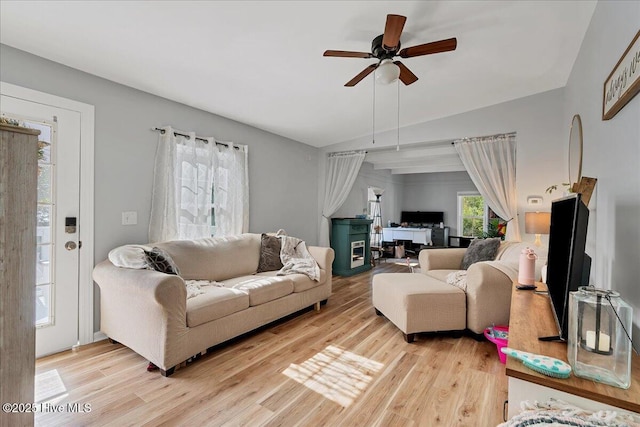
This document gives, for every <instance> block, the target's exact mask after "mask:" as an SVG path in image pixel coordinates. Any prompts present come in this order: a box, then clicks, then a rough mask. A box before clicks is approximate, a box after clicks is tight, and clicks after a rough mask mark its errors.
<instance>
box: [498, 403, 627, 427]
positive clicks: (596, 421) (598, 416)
mask: <svg viewBox="0 0 640 427" xmlns="http://www.w3.org/2000/svg"><path fill="white" fill-rule="evenodd" d="M520 409H521V410H522V412H521V413H519V414H518V415H516V416H514V417H513V418H511V419H510V420H509V421H507V422H506V423H502V424H500V425H499V426H498V427H525V426H526V427H532V426H540V427H552V426H574V427H586V426H588V427H600V426H608V427H638V426H640V424H638V418H637V417H635V416H632V415H623V414H619V413H618V412H616V411H607V410H600V411H587V410H585V409H581V408H578V407H576V406H573V405H570V404H568V403H566V402H563V401H561V400H557V399H553V398H552V399H549V400H548V401H546V402H537V401H528V400H527V401H524V402H521V403H520Z"/></svg>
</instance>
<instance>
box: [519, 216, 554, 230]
mask: <svg viewBox="0 0 640 427" xmlns="http://www.w3.org/2000/svg"><path fill="white" fill-rule="evenodd" d="M550 227H551V212H525V214H524V231H525V233H527V234H549V228H550Z"/></svg>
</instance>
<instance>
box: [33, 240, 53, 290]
mask: <svg viewBox="0 0 640 427" xmlns="http://www.w3.org/2000/svg"><path fill="white" fill-rule="evenodd" d="M49 282H51V245H48V244H47V245H38V247H37V249H36V284H37V285H43V284H47V283H49Z"/></svg>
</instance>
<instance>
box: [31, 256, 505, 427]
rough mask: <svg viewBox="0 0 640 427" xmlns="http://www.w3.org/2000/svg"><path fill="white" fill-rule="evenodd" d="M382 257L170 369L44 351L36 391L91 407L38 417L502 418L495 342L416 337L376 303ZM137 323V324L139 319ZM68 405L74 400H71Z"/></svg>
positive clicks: (82, 352)
mask: <svg viewBox="0 0 640 427" xmlns="http://www.w3.org/2000/svg"><path fill="white" fill-rule="evenodd" d="M392 271H407V267H406V266H401V265H394V264H393V263H381V264H379V265H378V266H377V267H375V268H374V270H372V271H371V272H367V273H363V274H360V275H357V276H354V277H351V278H342V277H334V282H333V295H332V296H331V298H329V302H328V303H327V305H326V306H323V308H322V310H321V311H320V313H317V312H314V311H307V312H305V313H303V314H301V315H299V316H297V317H294V318H292V319H289V320H287V321H285V322H281V323H278V324H275V325H272V326H270V327H268V328H265V329H263V330H261V331H259V332H256V333H253V334H250V335H248V336H245V337H243V338H241V339H238V340H235V341H234V342H232V343H230V344H227V345H224V346H222V347H220V348H219V349H217V350H216V351H214V352H211V353H209V354H207V355H205V356H203V357H202V358H201V359H200V360H198V361H196V362H194V363H191V364H189V365H188V366H187V367H186V368H182V369H179V370H177V371H176V372H175V374H173V376H171V377H170V378H164V377H162V376H161V375H160V374H159V373H158V372H157V371H156V372H147V371H146V369H145V368H146V366H147V362H146V360H144V359H143V358H142V357H141V356H139V355H137V354H136V353H134V352H133V351H131V350H129V349H128V348H126V347H124V346H122V345H119V344H110V343H108V342H107V341H102V342H99V343H94V344H90V345H87V346H83V347H82V348H80V349H78V350H75V351H67V352H63V353H59V354H56V355H52V356H49V357H46V358H42V359H39V360H38V361H37V363H36V372H37V384H38V385H37V386H36V400H40V401H50V402H51V403H55V404H56V405H66V404H68V403H71V404H73V403H79V408H82V406H83V405H85V404H88V405H90V406H91V412H85V413H78V412H74V413H70V412H63V413H48V414H37V415H36V425H42V426H45V425H47V426H49V425H50V426H60V425H65V426H69V425H113V426H126V425H132V426H133V425H159V424H164V425H189V426H192V425H229V426H231V425H235V426H257V425H269V426H276V425H282V426H295V425H300V426H321V425H326V426H335V425H344V426H373V425H379V426H385V427H386V426H446V427H448V426H495V425H497V424H499V423H500V422H502V407H503V402H504V401H505V400H506V398H507V379H506V376H505V373H504V366H503V365H501V364H500V363H499V361H498V356H497V353H496V348H495V346H494V345H493V344H491V343H490V342H477V341H475V340H474V339H472V338H469V337H462V338H460V339H454V338H450V337H446V336H428V335H418V336H417V337H416V341H415V342H414V343H412V344H407V343H405V342H404V339H403V336H402V333H401V332H400V331H399V330H398V329H397V328H395V327H394V326H393V325H392V324H391V323H390V322H389V321H388V320H386V319H385V318H384V317H379V316H376V315H375V313H374V310H373V307H372V305H371V296H370V283H371V277H372V275H373V274H376V273H380V272H392ZM131 327H135V325H131ZM67 409H68V408H67Z"/></svg>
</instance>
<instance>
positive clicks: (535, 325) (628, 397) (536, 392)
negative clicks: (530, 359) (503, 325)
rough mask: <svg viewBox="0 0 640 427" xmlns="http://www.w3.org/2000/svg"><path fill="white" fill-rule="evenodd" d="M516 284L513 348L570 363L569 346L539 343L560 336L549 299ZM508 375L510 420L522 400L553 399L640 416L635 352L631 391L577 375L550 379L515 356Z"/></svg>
mask: <svg viewBox="0 0 640 427" xmlns="http://www.w3.org/2000/svg"><path fill="white" fill-rule="evenodd" d="M515 285H516V283H514V285H513V290H512V293H511V315H510V320H509V347H511V348H514V349H516V350H522V351H528V352H530V353H536V354H543V355H545V356H550V357H555V358H556V359H560V360H563V361H565V362H567V344H566V343H562V342H543V341H539V340H538V337H543V336H552V335H557V334H558V330H557V327H556V323H555V320H554V318H553V313H552V312H551V305H550V304H549V299H548V298H549V297H548V296H547V295H544V294H535V293H534V292H532V291H521V290H518V289H516V287H515ZM536 285H537V286H538V289H537V290H538V291H546V290H547V287H546V285H545V284H543V283H536ZM506 373H507V376H508V377H509V418H511V417H512V416H514V415H516V414H517V413H519V412H520V407H519V405H520V402H521V401H523V400H538V401H544V400H547V399H549V398H550V397H554V398H557V399H560V400H564V401H565V402H567V403H570V404H573V405H576V406H579V407H581V408H584V409H589V410H599V409H616V410H618V411H620V409H623V410H624V411H628V412H633V413H636V415H637V414H639V413H640V357H638V355H637V354H635V353H634V354H633V358H632V361H631V377H632V380H631V387H630V388H629V389H627V390H623V389H621V388H617V387H612V386H609V385H606V384H601V383H597V382H595V381H591V380H587V379H583V378H578V377H576V376H575V375H574V374H573V373H572V374H571V377H569V378H568V379H564V380H563V379H558V378H552V377H547V376H545V375H542V374H539V373H537V372H535V371H533V370H531V369H529V368H526V367H525V366H524V365H523V364H522V362H520V361H518V360H515V359H513V358H511V357H509V358H508V360H507V365H506ZM612 407H613V408H612ZM624 411H621V412H624Z"/></svg>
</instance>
